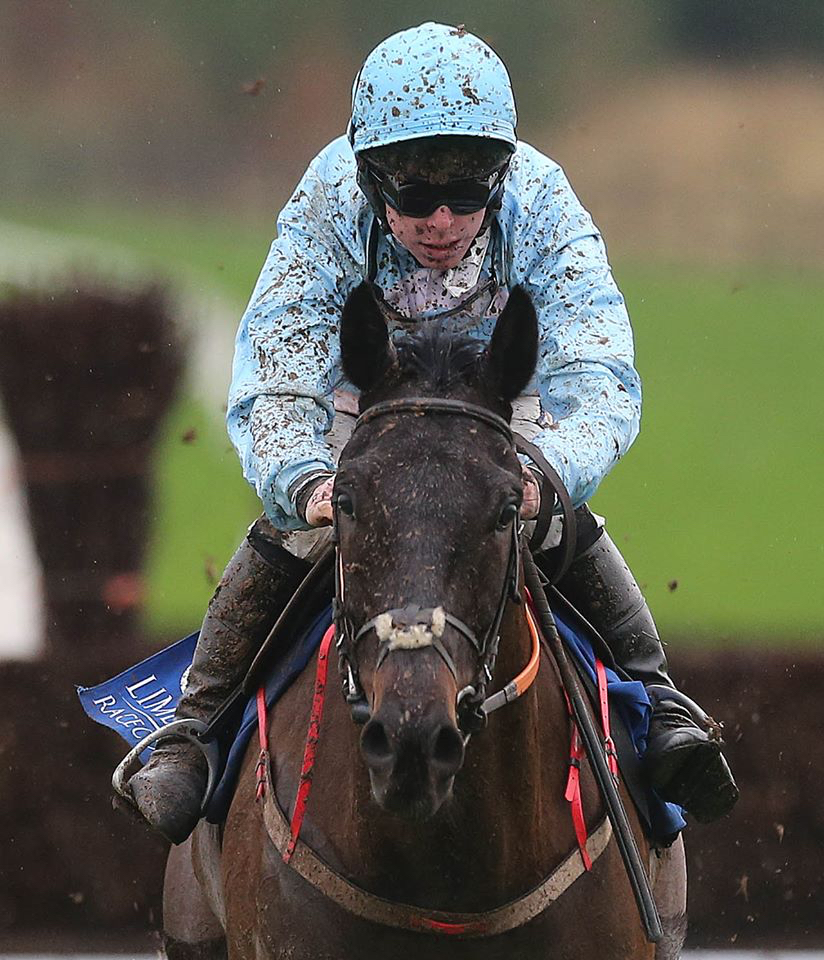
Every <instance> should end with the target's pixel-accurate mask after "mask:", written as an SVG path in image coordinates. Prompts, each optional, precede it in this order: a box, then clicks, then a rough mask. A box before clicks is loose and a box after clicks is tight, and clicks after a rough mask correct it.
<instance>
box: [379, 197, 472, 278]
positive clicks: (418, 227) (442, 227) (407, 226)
mask: <svg viewBox="0 0 824 960" xmlns="http://www.w3.org/2000/svg"><path fill="white" fill-rule="evenodd" d="M485 213H486V209H485V208H484V209H483V210H478V211H477V212H476V213H465V214H457V213H453V212H452V211H451V210H450V209H449V207H447V206H442V207H438V208H437V210H434V211H433V212H432V213H430V214H429V216H428V217H407V216H404V215H403V214H401V213H398V211H397V210H393V209H392V207H391V206H389V204H387V205H386V219H387V222H388V223H389V227H390V229H391V230H392V233H393V234H394V236H395V239H396V240H397V241H398V242H399V243H401V244H403V246H404V247H406V249H407V250H408V251H409V252H410V253H411V254H412V256H413V257H414V258H415V259H416V260H417V261H418V263H419V264H420V265H421V266H422V267H430V268H432V269H435V270H451V269H452V267H457V265H458V264H459V263H460V262H461V260H462V259H463V257H464V254H465V253H466V251H467V250H468V249H469V247H470V245H471V243H472V241H473V240H474V239H475V237H476V236H477V235H478V231H479V230H480V229H481V224H482V223H483V221H484V214H485Z"/></svg>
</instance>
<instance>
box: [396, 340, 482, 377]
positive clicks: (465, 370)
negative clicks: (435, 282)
mask: <svg viewBox="0 0 824 960" xmlns="http://www.w3.org/2000/svg"><path fill="white" fill-rule="evenodd" d="M397 350H398V363H399V366H400V370H401V373H402V374H406V375H407V376H410V377H411V378H412V379H414V380H415V381H420V382H421V383H422V384H426V386H427V387H431V388H432V389H434V390H435V391H437V392H438V393H441V392H444V391H447V390H449V389H450V388H451V387H454V386H456V385H457V384H466V385H472V384H475V383H477V381H478V376H479V371H480V369H481V359H482V357H483V354H484V345H483V344H482V343H481V342H480V341H479V340H476V339H474V338H473V337H469V336H466V335H455V334H454V333H450V332H449V331H448V330H447V329H446V328H445V327H444V325H443V324H440V323H429V324H425V325H423V326H422V327H421V328H420V329H419V330H418V331H416V332H415V333H413V334H407V335H406V336H405V337H403V338H402V339H400V340H399V341H398V343H397Z"/></svg>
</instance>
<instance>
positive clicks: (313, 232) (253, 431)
mask: <svg viewBox="0 0 824 960" xmlns="http://www.w3.org/2000/svg"><path fill="white" fill-rule="evenodd" d="M330 147H334V144H333V145H330ZM336 162H338V154H336V152H335V151H334V150H331V149H330V148H329V147H328V148H326V150H324V151H323V152H322V153H321V154H320V155H319V156H318V157H317V158H316V159H315V160H314V161H313V162H312V164H311V165H310V166H309V169H308V170H307V172H306V173H305V174H304V177H303V179H302V180H301V182H300V184H299V185H298V187H297V189H296V190H295V193H294V194H293V196H292V197H291V199H290V200H289V202H288V203H287V204H286V206H285V207H284V209H283V211H282V212H281V215H280V216H279V217H278V237H277V239H276V240H275V241H274V242H273V243H272V246H271V248H270V250H269V254H268V256H267V258H266V262H265V264H264V266H263V269H262V271H261V274H260V277H259V279H258V282H257V285H256V287H255V290H254V292H253V294H252V298H251V300H250V302H249V306H248V307H247V308H246V311H245V313H244V315H243V318H242V320H241V323H240V327H239V330H238V334H237V339H236V343H235V357H234V364H233V370H232V385H231V388H230V393H229V408H228V412H227V426H228V430H229V436H230V437H231V440H232V443H233V444H234V446H235V448H236V450H237V452H238V455H239V457H240V460H241V463H242V465H243V473H244V476H245V477H246V479H247V480H248V481H249V482H250V483H251V484H252V486H253V487H254V488H255V490H256V491H257V493H258V496H259V497H260V499H261V501H262V503H263V506H264V509H265V511H266V514H267V516H268V517H269V518H270V519H271V520H272V522H273V523H274V524H275V526H276V527H278V528H279V529H283V530H295V529H305V528H306V527H307V523H306V522H305V520H304V519H303V516H299V515H298V512H297V509H296V498H297V497H298V496H299V494H300V493H301V491H302V490H303V489H305V488H306V487H307V485H309V484H311V481H312V479H313V478H317V477H323V476H325V475H328V474H329V473H330V472H332V471H334V469H335V465H334V462H333V460H332V455H331V452H330V450H329V448H328V446H327V444H326V441H325V440H324V433H325V432H326V431H327V430H328V429H329V427H330V426H331V423H332V418H333V415H334V410H333V407H332V392H333V388H334V382H335V379H336V377H337V376H338V372H339V363H338V356H339V346H338V324H339V318H340V314H341V310H342V308H343V302H344V299H345V296H346V294H347V293H348V292H349V290H350V289H351V288H352V287H353V286H354V285H355V284H356V283H357V282H358V280H359V278H360V273H361V269H360V268H359V266H358V265H357V263H356V261H355V259H354V254H353V251H354V250H355V249H356V242H357V238H356V237H352V238H351V243H347V239H346V238H345V237H344V236H342V234H341V233H340V232H339V230H338V229H337V223H336V220H337V218H336V217H335V215H334V213H335V209H336V208H335V203H336V199H335V198H333V199H332V200H330V197H329V196H328V191H330V190H333V189H334V187H330V186H329V185H330V184H333V185H334V184H335V182H336V176H335V173H336V171H335V164H336ZM338 179H340V178H338Z"/></svg>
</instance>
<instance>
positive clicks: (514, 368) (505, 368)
mask: <svg viewBox="0 0 824 960" xmlns="http://www.w3.org/2000/svg"><path fill="white" fill-rule="evenodd" d="M537 362H538V318H537V316H536V314H535V307H533V306H532V300H531V299H530V296H529V294H528V293H527V292H526V290H524V288H523V287H522V286H520V285H519V286H517V287H513V288H512V291H511V293H510V294H509V300H507V304H506V306H505V307H504V309H503V311H502V313H501V315H500V317H498V322H497V323H496V324H495V330H494V331H493V333H492V339H491V340H490V342H489V347H488V348H487V370H488V372H489V376H490V378H491V379H492V381H493V383H494V385H495V386H496V388H497V390H498V393H499V394H500V396H501V397H503V399H504V400H506V401H507V402H511V401H512V400H514V399H515V397H517V396H520V394H521V393H522V392H523V390H524V389H525V388H526V386H527V384H528V383H529V381H530V380H531V379H532V374H533V373H535V365H536V364H537Z"/></svg>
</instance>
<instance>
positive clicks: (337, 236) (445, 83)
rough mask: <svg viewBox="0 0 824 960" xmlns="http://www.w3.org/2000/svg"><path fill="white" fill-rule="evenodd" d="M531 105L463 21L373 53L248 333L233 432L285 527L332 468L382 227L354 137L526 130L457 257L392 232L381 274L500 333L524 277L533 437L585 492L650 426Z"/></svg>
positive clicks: (623, 335)
mask: <svg viewBox="0 0 824 960" xmlns="http://www.w3.org/2000/svg"><path fill="white" fill-rule="evenodd" d="M515 119H516V118H515V106H514V101H513V99H512V91H511V87H510V84H509V77H508V75H507V73H506V69H505V67H504V66H503V64H502V63H501V61H500V60H499V59H498V57H497V56H496V55H495V54H494V52H493V51H492V50H490V48H489V47H487V46H486V44H484V43H483V42H482V41H480V40H479V39H478V38H477V37H473V36H472V35H471V34H468V33H466V32H465V31H463V30H461V29H458V28H454V27H447V26H443V25H440V24H423V25H422V26H420V27H416V28H414V29H412V30H407V31H403V32H402V33H399V34H396V35H395V36H393V37H390V38H389V39H388V40H386V41H384V42H383V43H382V44H380V45H379V46H378V47H377V48H376V50H374V51H373V52H372V53H371V54H370V55H369V57H368V58H367V60H366V62H365V63H364V66H363V68H362V70H361V72H360V74H359V75H358V78H357V79H356V81H355V87H354V91H353V114H352V121H351V124H350V130H349V138H347V137H340V138H339V139H337V140H334V141H333V142H332V143H331V144H329V146H328V147H326V148H325V149H324V150H322V151H321V153H320V154H319V155H318V156H317V157H316V158H315V159H314V160H313V161H312V163H311V164H310V165H309V169H308V170H307V172H306V174H305V175H304V177H303V179H302V180H301V182H300V184H299V185H298V188H297V190H296V191H295V193H294V195H293V196H292V198H291V199H290V200H289V202H288V203H287V204H286V207H285V208H284V209H283V211H282V212H281V215H280V217H279V218H278V237H277V239H276V240H275V241H274V243H273V244H272V247H271V249H270V251H269V256H268V257H267V260H266V262H265V264H264V266H263V270H262V272H261V275H260V278H259V280H258V283H257V286H256V287H255V290H254V293H253V295H252V299H251V301H250V303H249V306H248V308H247V310H246V312H245V314H244V316H243V319H242V321H241V324H240V329H239V331H238V335H237V340H236V351H235V360H234V371H233V381H232V386H231V390H230V397H229V411H228V427H229V434H230V436H231V438H232V442H233V443H234V444H235V447H236V448H237V451H238V454H239V456H240V458H241V461H242V464H243V470H244V474H245V476H246V477H247V479H248V480H249V481H250V483H252V485H253V486H254V487H255V489H256V490H257V492H258V495H259V496H260V498H261V500H262V502H263V505H264V508H265V510H266V513H267V514H268V516H269V517H270V519H271V520H272V521H273V523H274V524H275V526H277V527H278V528H279V529H283V530H287V529H288V530H298V529H305V527H306V525H305V524H304V523H303V521H302V520H300V519H299V518H298V517H297V516H296V513H295V506H294V499H295V495H296V492H297V491H298V490H299V489H300V486H301V483H302V481H303V480H305V478H306V477H308V476H309V475H310V474H311V473H313V472H316V471H318V470H329V469H333V468H334V462H333V457H332V454H331V451H330V449H329V446H328V444H327V443H326V441H325V439H324V436H325V434H326V433H327V432H328V430H329V429H330V426H331V424H332V419H333V415H334V409H333V401H332V395H333V391H334V389H335V387H336V386H340V385H341V384H340V377H341V372H340V363H339V349H338V320H339V317H340V313H341V309H342V307H343V304H344V301H345V299H346V296H347V295H348V294H349V293H350V292H351V290H352V289H353V288H354V287H355V286H356V285H357V284H358V283H360V282H361V281H362V280H363V279H364V278H365V276H366V275H367V253H366V250H367V241H368V238H369V234H370V230H372V229H373V225H374V215H373V213H372V210H371V208H370V207H369V204H368V203H367V200H366V198H365V197H364V196H363V194H362V193H361V191H360V189H359V188H358V185H357V181H356V161H355V154H354V152H353V146H352V145H353V144H354V149H355V150H358V151H360V150H362V149H367V148H369V147H374V146H385V145H387V144H390V143H394V142H399V141H403V140H408V139H413V138H416V137H422V136H431V135H442V136H448V135H450V134H460V135H464V136H465V135H475V136H481V137H491V138H493V139H500V140H502V141H505V142H507V143H509V144H510V145H512V144H517V145H516V150H515V153H514V155H513V158H512V162H511V166H510V171H509V175H508V179H507V184H506V190H505V193H504V197H503V201H502V206H501V209H500V211H499V212H498V213H497V214H496V216H495V218H494V220H493V222H492V224H491V225H490V227H489V228H488V229H487V230H485V231H484V233H483V234H482V235H481V236H479V237H478V238H477V240H476V242H475V243H474V244H473V246H472V248H471V249H470V250H469V251H468V253H467V255H466V257H465V258H464V260H463V262H462V263H461V264H460V265H459V266H458V267H457V268H455V269H453V270H448V271H438V270H430V269H424V268H422V267H421V266H420V265H419V264H418V263H417V262H416V261H415V260H414V258H413V257H412V255H411V254H410V253H409V252H408V251H407V250H405V249H404V248H403V247H402V246H400V244H398V243H397V242H396V241H395V240H394V239H393V238H392V236H391V235H390V236H386V235H383V234H380V237H379V242H378V246H377V274H376V282H377V284H378V285H379V286H380V287H381V289H382V290H383V291H384V294H385V297H386V300H387V301H388V303H389V304H390V305H392V306H393V307H395V308H396V309H397V311H399V313H400V314H401V315H406V316H414V317H418V318H419V317H429V316H432V315H438V314H439V313H443V312H445V311H447V310H452V309H453V308H454V307H456V306H457V305H460V304H462V303H464V304H465V309H461V310H460V311H459V312H458V313H457V314H453V315H450V316H449V317H448V318H447V319H445V320H444V322H445V323H447V324H449V325H451V326H452V327H454V329H455V330H456V331H461V332H466V333H470V334H473V335H475V336H477V337H478V338H479V339H480V340H484V341H485V340H488V338H489V337H490V336H491V333H492V330H493V327H494V322H495V317H496V316H497V314H498V313H499V312H500V309H501V307H502V306H503V304H504V303H505V301H506V292H507V289H509V288H511V287H512V286H513V285H514V284H517V283H521V284H523V285H524V286H525V288H526V290H527V291H528V293H529V294H530V295H531V297H532V298H533V300H534V302H535V307H536V309H537V312H538V317H539V323H540V338H541V345H540V357H539V362H538V370H537V374H536V377H535V382H534V383H533V385H532V389H531V390H530V391H528V392H531V393H533V394H536V395H539V396H540V400H541V406H542V408H543V413H542V417H541V419H540V426H542V429H541V430H540V431H539V433H538V435H537V436H536V437H535V442H536V443H537V444H538V446H539V447H540V448H541V450H542V451H543V453H544V455H545V456H546V458H547V460H549V462H550V463H551V464H552V465H553V466H554V467H555V469H556V470H557V471H558V473H559V474H560V476H561V477H562V479H563V480H564V483H565V484H566V486H567V488H568V489H569V492H570V495H571V496H572V499H573V502H574V503H575V504H576V506H577V505H580V504H581V503H583V502H584V501H586V500H587V499H588V498H589V497H590V496H592V494H593V493H594V492H595V490H596V488H597V487H598V484H599V483H600V481H601V480H602V479H603V477H604V476H605V475H606V473H607V472H608V471H609V469H610V468H611V467H612V466H613V464H614V463H615V462H616V461H617V460H618V459H619V457H621V456H622V455H623V454H624V452H625V451H626V450H627V448H628V447H629V445H630V444H631V443H632V441H633V440H634V438H635V436H636V434H637V432H638V425H639V416H640V406H641V387H640V381H639V378H638V375H637V373H636V372H635V369H634V366H633V341H632V331H631V329H630V325H629V319H628V317H627V313H626V309H625V306H624V301H623V298H622V296H621V294H620V292H619V291H618V289H617V287H616V286H615V283H614V281H613V279H612V274H611V271H610V268H609V264H608V263H607V259H606V252H605V250H604V245H603V243H602V241H601V237H600V235H599V233H598V230H597V228H596V227H595V226H594V224H593V222H592V219H591V218H590V216H589V214H588V213H587V212H586V210H584V208H583V207H582V206H581V204H580V203H579V201H578V199H577V197H576V196H575V194H574V193H573V191H572V188H571V187H570V185H569V183H568V182H567V179H566V177H565V176H564V173H563V171H562V170H561V169H560V167H559V166H558V165H557V164H556V163H554V162H553V161H552V160H550V159H549V158H548V157H545V156H544V155H543V154H541V153H539V152H538V151H537V150H535V149H534V148H533V147H531V146H529V145H528V144H526V143H523V142H516V140H515ZM492 281H495V282H492ZM479 291H481V292H482V295H480V296H475V295H474V294H476V293H478V292H479ZM404 326H408V323H405V322H404V320H403V319H402V318H398V317H396V318H394V319H393V320H392V321H391V322H390V327H391V328H392V332H393V334H397V332H398V331H399V330H401V329H402V328H403V327H404ZM343 386H346V385H345V384H344V385H343ZM350 389H351V388H350Z"/></svg>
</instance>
